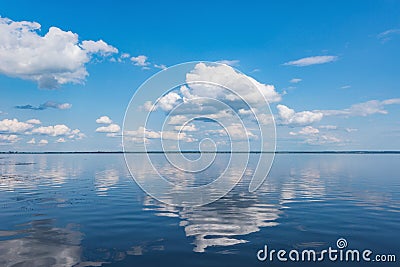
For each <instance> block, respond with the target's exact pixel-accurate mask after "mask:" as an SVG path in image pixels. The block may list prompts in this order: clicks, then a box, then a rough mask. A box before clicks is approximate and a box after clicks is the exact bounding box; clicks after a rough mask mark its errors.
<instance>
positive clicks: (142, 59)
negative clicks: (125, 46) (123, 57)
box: [131, 55, 150, 67]
mask: <svg viewBox="0 0 400 267" xmlns="http://www.w3.org/2000/svg"><path fill="white" fill-rule="evenodd" d="M131 61H132V63H133V64H134V65H135V66H140V67H146V66H148V65H149V64H150V63H149V62H148V61H147V57H146V56H144V55H140V56H137V57H131Z"/></svg>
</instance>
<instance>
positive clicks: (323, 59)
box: [283, 56, 338, 67]
mask: <svg viewBox="0 0 400 267" xmlns="http://www.w3.org/2000/svg"><path fill="white" fill-rule="evenodd" d="M337 59H338V57H337V56H314V57H305V58H301V59H297V60H293V61H289V62H286V63H284V64H283V65H285V66H296V67H305V66H311V65H318V64H325V63H329V62H333V61H336V60H337Z"/></svg>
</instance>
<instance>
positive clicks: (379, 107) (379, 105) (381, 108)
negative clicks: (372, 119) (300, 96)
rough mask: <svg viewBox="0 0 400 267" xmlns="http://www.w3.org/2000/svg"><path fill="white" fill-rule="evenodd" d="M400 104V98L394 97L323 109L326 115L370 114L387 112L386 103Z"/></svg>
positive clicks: (350, 115) (349, 115)
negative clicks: (344, 107)
mask: <svg viewBox="0 0 400 267" xmlns="http://www.w3.org/2000/svg"><path fill="white" fill-rule="evenodd" d="M394 104H400V98H392V99H387V100H383V101H379V100H370V101H367V102H363V103H358V104H354V105H351V106H350V107H349V108H346V109H342V110H321V111H320V112H322V113H323V114H324V115H325V116H340V115H342V116H346V117H352V116H363V117H365V116H368V115H373V114H387V113H388V111H387V110H385V106H386V105H394Z"/></svg>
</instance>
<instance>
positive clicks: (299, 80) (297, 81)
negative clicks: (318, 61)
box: [289, 78, 302, 83]
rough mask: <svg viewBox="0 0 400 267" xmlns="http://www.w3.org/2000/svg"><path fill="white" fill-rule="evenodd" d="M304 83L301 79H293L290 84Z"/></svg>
mask: <svg viewBox="0 0 400 267" xmlns="http://www.w3.org/2000/svg"><path fill="white" fill-rule="evenodd" d="M301 81H302V79H300V78H293V79H291V80H290V81H289V82H290V83H299V82H301Z"/></svg>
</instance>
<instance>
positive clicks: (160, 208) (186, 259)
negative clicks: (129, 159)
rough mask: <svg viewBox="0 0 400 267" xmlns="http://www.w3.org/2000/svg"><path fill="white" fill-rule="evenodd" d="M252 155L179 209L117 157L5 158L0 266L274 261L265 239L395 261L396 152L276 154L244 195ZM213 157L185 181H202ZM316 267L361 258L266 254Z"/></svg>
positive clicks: (0, 168) (0, 164)
mask: <svg viewBox="0 0 400 267" xmlns="http://www.w3.org/2000/svg"><path fill="white" fill-rule="evenodd" d="M144 156H145V155H144V154H137V155H135V157H137V158H138V161H139V160H140V158H141V157H144ZM253 156H254V155H252V156H251V157H250V164H249V167H248V171H246V173H245V177H244V178H243V179H242V180H241V181H240V183H239V184H237V185H236V187H235V188H234V189H233V190H232V191H231V192H229V193H228V194H227V195H226V196H224V197H223V198H221V199H219V200H218V201H216V202H213V203H211V204H208V205H205V206H201V207H195V208H178V207H174V206H169V205H166V204H163V203H162V202H159V201H157V200H154V199H153V198H151V197H149V196H148V195H147V194H146V193H144V192H143V191H142V189H141V188H140V187H139V186H138V185H137V184H136V183H135V181H134V180H133V179H132V178H131V176H130V174H129V171H128V169H127V167H126V164H125V161H124V156H123V155H122V154H32V155H30V154H26V155H8V154H3V155H0V199H1V203H0V204H1V206H0V207H1V213H0V266H268V265H269V266H271V265H272V263H271V262H268V261H259V260H258V259H257V253H258V251H259V250H261V249H263V248H264V245H268V248H269V249H275V250H280V249H283V250H287V251H290V250H299V251H301V250H304V249H313V250H316V251H322V250H323V249H327V248H328V247H330V246H331V247H333V248H337V247H336V242H337V240H338V239H339V238H344V239H345V240H346V241H347V248H351V249H359V250H360V251H361V250H365V249H369V250H371V251H373V252H374V254H377V253H380V254H391V255H392V254H393V255H396V256H397V262H398V261H399V257H400V253H399V248H400V164H399V163H400V154H277V155H276V157H275V161H274V163H273V166H272V169H271V171H270V174H269V176H268V178H267V179H266V180H265V182H264V183H263V185H262V186H261V187H260V188H259V189H258V190H257V191H255V192H253V193H249V191H248V185H249V181H250V175H249V173H251V171H252V169H254V168H255V163H252V162H253V161H252V157H253ZM151 157H152V160H153V161H154V162H155V164H156V166H157V168H160V170H162V171H163V172H165V173H169V174H170V175H171V176H172V178H173V179H175V180H177V181H185V179H186V178H187V176H185V175H184V174H182V173H181V174H178V173H175V172H173V171H172V170H171V168H168V167H167V166H165V163H166V162H165V158H164V155H163V154H154V155H151ZM228 157H229V154H221V155H220V156H219V157H217V158H216V161H218V162H222V163H223V162H225V161H226V160H227V158H228ZM218 162H217V163H218ZM254 162H255V160H254ZM220 165H221V166H222V165H223V164H220ZM220 165H218V164H217V167H214V169H212V171H209V172H208V173H206V174H203V175H201V176H196V177H191V179H193V180H195V181H199V183H202V182H205V181H207V182H209V180H210V179H212V174H213V173H217V172H218V171H219V169H218V168H219V167H218V166H220ZM221 168H222V167H221ZM318 255H320V254H318ZM315 264H318V266H342V265H344V264H345V265H346V266H360V263H357V262H348V263H343V262H332V261H328V260H324V261H322V262H319V263H309V262H293V261H290V260H289V261H286V262H281V261H278V260H277V259H276V258H275V259H274V261H273V266H310V265H311V266H312V265H315ZM361 264H368V266H375V265H376V266H396V263H377V262H369V263H366V262H361Z"/></svg>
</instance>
